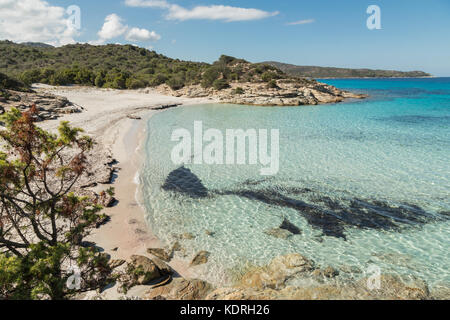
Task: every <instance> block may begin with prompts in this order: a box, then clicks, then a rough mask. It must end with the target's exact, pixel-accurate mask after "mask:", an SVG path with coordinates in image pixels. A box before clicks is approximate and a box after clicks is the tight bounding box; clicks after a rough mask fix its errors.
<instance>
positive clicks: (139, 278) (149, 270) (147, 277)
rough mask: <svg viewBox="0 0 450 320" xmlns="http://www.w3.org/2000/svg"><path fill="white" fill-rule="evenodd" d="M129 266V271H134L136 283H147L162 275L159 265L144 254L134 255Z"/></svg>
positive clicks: (133, 275)
mask: <svg viewBox="0 0 450 320" xmlns="http://www.w3.org/2000/svg"><path fill="white" fill-rule="evenodd" d="M129 267H130V268H129V270H128V271H129V272H131V273H132V277H133V278H134V280H135V284H139V285H146V284H149V283H150V282H151V281H153V280H156V279H158V278H160V277H161V273H160V272H159V268H158V266H157V265H156V264H155V263H154V262H153V261H152V260H150V259H149V258H147V257H144V256H137V255H134V256H132V257H131V264H129Z"/></svg>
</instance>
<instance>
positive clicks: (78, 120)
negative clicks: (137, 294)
mask: <svg viewBox="0 0 450 320" xmlns="http://www.w3.org/2000/svg"><path fill="white" fill-rule="evenodd" d="M34 89H35V90H37V91H40V92H48V93H52V94H55V95H61V96H65V97H67V98H68V99H69V101H71V102H72V103H75V104H77V105H79V106H81V107H82V108H83V109H84V110H83V112H82V113H78V114H69V115H64V116H63V117H61V118H60V119H58V120H57V121H47V122H45V123H44V124H43V126H44V127H45V128H46V129H48V130H52V129H55V128H56V127H57V126H58V125H59V123H60V121H63V120H66V121H70V124H71V125H72V126H76V127H80V128H83V129H84V130H85V132H86V133H87V134H88V135H91V136H93V137H94V138H95V141H96V142H97V143H99V144H100V145H101V147H102V148H103V150H105V151H106V152H108V153H110V154H111V155H112V156H113V158H114V159H116V160H117V161H118V164H117V165H116V166H117V167H118V168H119V172H118V177H117V179H115V181H114V183H113V185H112V186H113V187H114V188H115V192H116V195H115V197H116V199H117V200H118V201H119V203H118V205H116V206H115V207H113V208H108V209H105V213H106V214H108V215H109V216H110V217H111V221H110V222H108V223H107V224H105V225H104V226H102V227H100V228H99V229H96V230H94V232H93V233H92V234H91V235H90V236H89V237H88V238H86V239H85V240H87V241H92V242H95V243H96V244H97V246H98V247H101V248H103V249H104V250H105V252H107V253H108V254H110V255H111V257H112V259H125V260H127V259H128V258H129V257H130V256H131V255H133V254H142V255H145V254H146V250H147V249H148V248H159V247H162V244H161V243H160V242H159V240H158V239H157V238H156V237H155V236H154V235H153V234H152V233H151V230H150V227H149V226H148V225H147V223H146V221H145V218H144V215H145V212H144V211H143V209H142V208H141V207H140V206H139V204H138V202H137V201H136V191H137V185H136V183H135V181H134V180H135V177H136V173H137V171H138V168H139V167H140V164H141V161H142V159H141V153H140V152H139V151H140V150H141V144H142V142H143V141H144V137H145V130H146V123H147V121H146V120H148V119H149V118H150V117H151V116H152V115H154V114H156V113H157V112H163V111H155V110H149V109H147V110H146V109H145V108H149V107H153V106H159V105H171V104H184V105H188V104H191V105H192V104H203V103H212V102H214V101H212V100H209V99H189V98H176V97H171V96H164V95H161V94H158V93H156V92H155V91H153V90H151V89H145V90H105V89H95V88H87V87H50V86H45V85H36V86H35V87H34ZM129 114H132V115H135V116H139V117H142V120H132V119H129V118H128V117H127V115H129ZM108 187H110V185H103V186H99V187H98V188H102V189H101V190H105V189H107V188H108ZM116 248H118V249H117V250H113V249H116ZM170 265H171V267H172V268H173V269H174V270H175V271H176V272H177V273H178V274H180V275H181V276H183V277H186V278H188V277H189V272H188V268H187V266H186V262H184V261H180V260H177V259H174V260H172V261H171V263H170Z"/></svg>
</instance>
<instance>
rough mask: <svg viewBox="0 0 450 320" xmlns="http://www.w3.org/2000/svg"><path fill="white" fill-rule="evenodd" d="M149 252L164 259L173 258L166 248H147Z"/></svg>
mask: <svg viewBox="0 0 450 320" xmlns="http://www.w3.org/2000/svg"><path fill="white" fill-rule="evenodd" d="M147 252H148V253H150V254H151V255H153V256H155V257H158V258H159V259H161V260H163V261H166V262H169V261H170V260H171V259H170V255H169V254H168V253H167V252H166V250H164V249H161V248H149V249H147Z"/></svg>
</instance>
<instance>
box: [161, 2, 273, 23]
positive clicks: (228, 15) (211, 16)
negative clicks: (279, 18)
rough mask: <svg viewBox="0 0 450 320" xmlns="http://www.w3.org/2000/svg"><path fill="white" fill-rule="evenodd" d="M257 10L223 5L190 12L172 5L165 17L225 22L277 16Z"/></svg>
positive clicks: (201, 7)
mask: <svg viewBox="0 0 450 320" xmlns="http://www.w3.org/2000/svg"><path fill="white" fill-rule="evenodd" d="M277 14H278V12H267V11H262V10H259V9H247V8H238V7H230V6H223V5H213V6H198V7H195V8H193V9H191V10H189V9H185V8H183V7H180V6H178V5H172V6H171V7H170V10H169V13H168V15H167V16H166V17H167V19H169V20H181V21H184V20H199V19H205V20H223V21H226V22H233V21H248V20H259V19H264V18H268V17H272V16H274V15H277Z"/></svg>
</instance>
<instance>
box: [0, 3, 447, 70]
mask: <svg viewBox="0 0 450 320" xmlns="http://www.w3.org/2000/svg"><path fill="white" fill-rule="evenodd" d="M371 5H376V6H378V7H379V9H380V16H379V17H380V19H379V21H380V23H381V29H372V30H370V29H369V28H368V27H367V20H368V19H369V17H371V16H372V14H373V12H370V13H367V9H368V7H369V6H371ZM74 6H75V7H74ZM77 8H79V12H78V9H77ZM68 9H69V10H68ZM371 21H375V20H371ZM68 22H69V23H68ZM0 39H1V40H4V39H8V40H12V41H15V42H26V41H34V42H45V43H49V44H52V45H56V46H60V45H65V44H68V43H76V42H79V43H91V44H95V45H101V44H107V43H121V44H127V43H128V44H134V45H138V46H140V47H145V48H148V49H152V50H155V51H157V52H158V53H162V54H164V55H167V56H169V57H172V58H179V59H182V60H192V61H203V62H213V61H215V60H217V58H218V57H219V56H220V55H221V54H226V55H231V56H235V57H239V58H243V59H246V60H248V61H251V62H262V61H269V60H270V61H279V62H285V63H291V64H296V65H316V66H330V67H346V68H373V69H392V70H402V71H412V70H422V71H426V72H430V73H432V74H433V75H436V76H450V0H427V1H425V0H395V1H392V0H370V1H366V0H340V1H336V0H315V1H312V0H308V1H307V0H282V1H274V0H270V1H269V0H226V1H223V0H97V1H92V0H47V1H43V0H0Z"/></svg>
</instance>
